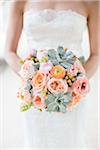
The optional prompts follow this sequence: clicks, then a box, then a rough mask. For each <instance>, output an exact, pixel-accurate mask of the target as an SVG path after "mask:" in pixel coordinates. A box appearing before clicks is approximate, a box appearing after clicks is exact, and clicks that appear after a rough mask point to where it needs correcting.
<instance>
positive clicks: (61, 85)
mask: <svg viewBox="0 0 100 150" xmlns="http://www.w3.org/2000/svg"><path fill="white" fill-rule="evenodd" d="M47 87H48V90H49V91H50V92H51V93H58V92H64V93H65V92H67V90H68V85H67V83H66V82H64V81H63V80H62V79H55V78H51V79H50V80H49V82H48V83H47Z"/></svg>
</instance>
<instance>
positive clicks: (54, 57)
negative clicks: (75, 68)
mask: <svg viewBox="0 0 100 150" xmlns="http://www.w3.org/2000/svg"><path fill="white" fill-rule="evenodd" d="M48 58H49V60H50V61H51V62H52V63H53V65H61V66H63V67H64V68H69V67H71V66H72V65H73V64H74V62H75V60H76V59H77V58H76V56H75V55H74V54H73V53H72V52H71V51H65V50H64V48H63V47H62V46H59V47H58V48H57V51H56V50H54V49H49V50H48ZM83 59H84V57H83V56H82V57H81V58H79V60H80V61H81V60H82V61H83Z"/></svg>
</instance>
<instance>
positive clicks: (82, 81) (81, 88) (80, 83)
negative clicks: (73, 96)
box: [72, 76, 89, 95]
mask: <svg viewBox="0 0 100 150" xmlns="http://www.w3.org/2000/svg"><path fill="white" fill-rule="evenodd" d="M72 89H73V91H75V92H76V93H79V94H81V95H84V94H86V93H87V92H88V90H89V81H88V79H87V78H86V77H85V76H84V77H79V78H78V79H77V80H76V81H75V83H74V84H73V86H72Z"/></svg>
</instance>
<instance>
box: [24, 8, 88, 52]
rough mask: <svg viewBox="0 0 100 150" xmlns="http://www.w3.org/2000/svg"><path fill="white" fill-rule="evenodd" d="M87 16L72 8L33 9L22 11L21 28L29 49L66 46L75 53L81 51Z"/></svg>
mask: <svg viewBox="0 0 100 150" xmlns="http://www.w3.org/2000/svg"><path fill="white" fill-rule="evenodd" d="M86 25H87V18H86V17H85V16H83V15H81V14H79V13H77V12H75V11H72V10H70V9H69V10H54V9H44V10H33V9H30V10H28V11H26V12H25V13H24V19H23V30H24V32H25V33H26V36H27V40H28V46H29V49H32V48H36V49H43V48H47V49H48V48H57V47H58V46H59V45H60V46H64V47H67V48H69V49H71V50H74V52H75V53H76V54H77V55H80V54H81V52H82V47H81V43H82V37H83V31H84V30H85V28H86Z"/></svg>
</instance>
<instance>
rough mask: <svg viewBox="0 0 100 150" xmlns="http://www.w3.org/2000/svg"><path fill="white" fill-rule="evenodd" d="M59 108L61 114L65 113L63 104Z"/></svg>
mask: <svg viewBox="0 0 100 150" xmlns="http://www.w3.org/2000/svg"><path fill="white" fill-rule="evenodd" d="M59 108H60V111H61V112H62V113H65V112H66V107H65V106H64V105H63V104H61V105H59Z"/></svg>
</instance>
